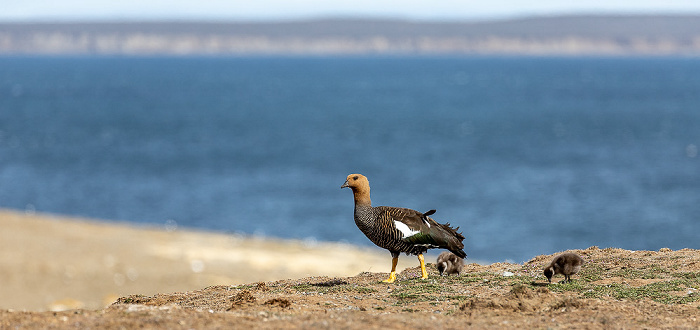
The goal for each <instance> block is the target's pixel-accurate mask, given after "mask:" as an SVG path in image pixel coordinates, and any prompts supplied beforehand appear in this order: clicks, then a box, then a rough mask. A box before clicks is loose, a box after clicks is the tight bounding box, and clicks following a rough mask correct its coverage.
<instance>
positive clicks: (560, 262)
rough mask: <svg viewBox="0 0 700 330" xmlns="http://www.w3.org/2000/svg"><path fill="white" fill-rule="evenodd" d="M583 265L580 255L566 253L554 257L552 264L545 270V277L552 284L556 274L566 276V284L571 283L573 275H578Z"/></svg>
mask: <svg viewBox="0 0 700 330" xmlns="http://www.w3.org/2000/svg"><path fill="white" fill-rule="evenodd" d="M582 264H583V259H581V257H579V256H578V254H576V253H573V252H565V253H562V254H560V255H558V256H556V257H554V259H553V260H552V262H550V263H549V265H547V267H545V268H544V276H546V277H547V280H548V281H549V283H552V276H553V275H556V274H561V275H564V281H563V282H564V283H567V282H571V275H574V274H576V273H578V271H579V270H581V265H582Z"/></svg>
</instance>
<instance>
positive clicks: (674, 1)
mask: <svg viewBox="0 0 700 330" xmlns="http://www.w3.org/2000/svg"><path fill="white" fill-rule="evenodd" d="M0 8H1V9H0V20H2V21H22V20H70V19H82V20H99V19H110V20H119V19H132V20H133V19H193V20H208V19H213V20H261V19H262V20H265V19H298V18H313V17H324V16H333V17H338V16H341V17H343V16H346V17H361V16H372V17H389V18H405V19H430V20H435V19H451V20H455V19H488V18H504V17H506V18H507V17H514V16H516V17H517V16H527V15H551V14H571V13H700V0H667V1H664V0H533V1H525V0H489V1H484V0H476V1H471V0H403V1H399V0H394V1H386V0H298V1H291V0H0Z"/></svg>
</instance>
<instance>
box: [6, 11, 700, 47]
mask: <svg viewBox="0 0 700 330" xmlns="http://www.w3.org/2000/svg"><path fill="white" fill-rule="evenodd" d="M0 55H98V56H99V55H105V56H108V55H127V56H128V55H176V56H190V55H193V56H194V55H214V56H218V55H221V56H255V55H312V56H336V55H416V56H422V55H530V56H699V55H700V15H664V16H645V15H631V16H604V15H603V16H590V15H589V16H556V17H532V18H521V19H512V20H497V21H479V22H431V21H402V20H374V19H317V20H306V21H280V22H247V23H243V22H57V23H47V22H42V23H0Z"/></svg>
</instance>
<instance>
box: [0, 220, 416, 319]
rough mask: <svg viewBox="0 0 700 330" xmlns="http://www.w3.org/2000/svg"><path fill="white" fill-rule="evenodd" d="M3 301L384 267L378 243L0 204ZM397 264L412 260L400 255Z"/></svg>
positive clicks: (69, 304) (52, 303)
mask: <svg viewBox="0 0 700 330" xmlns="http://www.w3.org/2000/svg"><path fill="white" fill-rule="evenodd" d="M0 226H1V227H2V228H3V230H2V232H0V283H2V286H0V309H15V310H31V311H46V310H64V309H72V308H85V309H99V308H103V307H105V306H107V305H109V304H111V303H113V302H115V301H116V300H117V298H119V297H122V296H126V295H130V294H142V295H153V294H156V293H163V292H179V291H190V290H197V289H201V288H204V287H207V286H212V285H238V284H244V283H250V282H259V281H273V280H280V279H290V278H300V277H307V276H321V275H323V276H353V275H357V274H358V273H360V272H363V271H371V272H387V271H388V270H389V268H390V266H391V257H390V255H389V253H388V252H386V251H383V250H381V249H379V248H365V247H357V246H352V245H348V244H338V243H326V242H316V241H301V240H278V239H270V238H262V237H250V236H242V235H235V234H222V233H213V232H204V231H196V230H186V229H182V228H172V227H171V228H165V227H162V228H153V227H146V226H133V225H128V224H124V223H110V222H105V221H96V220H91V219H76V218H69V217H63V216H57V215H49V214H33V213H25V212H18V211H12V210H0ZM399 262H400V263H399V267H398V269H399V270H401V269H404V268H405V267H408V266H415V265H417V264H418V261H417V259H416V258H415V257H406V256H402V258H400V259H399Z"/></svg>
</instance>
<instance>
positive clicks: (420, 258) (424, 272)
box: [418, 253, 428, 279]
mask: <svg viewBox="0 0 700 330" xmlns="http://www.w3.org/2000/svg"><path fill="white" fill-rule="evenodd" d="M418 261H420V273H421V277H420V278H421V279H427V278H428V271H427V270H426V269H425V259H424V258H423V254H422V253H421V254H419V255H418Z"/></svg>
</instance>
